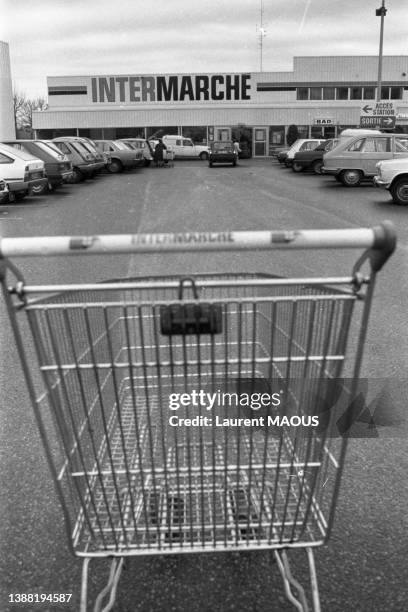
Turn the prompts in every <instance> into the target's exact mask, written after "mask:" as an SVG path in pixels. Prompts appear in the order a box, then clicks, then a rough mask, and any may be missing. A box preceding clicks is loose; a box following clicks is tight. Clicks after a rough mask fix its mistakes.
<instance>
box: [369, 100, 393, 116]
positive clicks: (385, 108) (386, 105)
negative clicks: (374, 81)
mask: <svg viewBox="0 0 408 612" xmlns="http://www.w3.org/2000/svg"><path fill="white" fill-rule="evenodd" d="M367 115H371V116H375V117H385V116H390V115H395V106H394V103H393V102H377V103H376V104H373V105H370V104H366V105H365V106H363V107H362V108H361V116H362V117H365V116H367Z"/></svg>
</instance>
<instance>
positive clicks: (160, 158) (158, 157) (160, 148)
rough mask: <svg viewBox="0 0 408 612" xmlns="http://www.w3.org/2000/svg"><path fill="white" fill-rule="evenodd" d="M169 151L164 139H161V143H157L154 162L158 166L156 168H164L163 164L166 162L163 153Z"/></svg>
mask: <svg viewBox="0 0 408 612" xmlns="http://www.w3.org/2000/svg"><path fill="white" fill-rule="evenodd" d="M166 150H167V147H166V145H165V144H164V142H163V141H162V139H161V138H160V139H159V142H158V143H157V145H156V147H155V149H154V161H155V164H156V168H157V167H158V166H162V165H163V162H164V155H163V152H164V151H166Z"/></svg>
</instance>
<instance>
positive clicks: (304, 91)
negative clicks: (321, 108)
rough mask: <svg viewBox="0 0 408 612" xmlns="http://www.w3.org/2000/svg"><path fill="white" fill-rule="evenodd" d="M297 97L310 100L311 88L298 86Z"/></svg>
mask: <svg viewBox="0 0 408 612" xmlns="http://www.w3.org/2000/svg"><path fill="white" fill-rule="evenodd" d="M296 99H297V100H308V99H309V88H308V87H298V88H297V90H296Z"/></svg>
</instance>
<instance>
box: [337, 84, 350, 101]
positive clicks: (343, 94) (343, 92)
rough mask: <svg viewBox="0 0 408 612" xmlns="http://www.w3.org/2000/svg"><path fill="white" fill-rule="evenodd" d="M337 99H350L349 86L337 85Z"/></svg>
mask: <svg viewBox="0 0 408 612" xmlns="http://www.w3.org/2000/svg"><path fill="white" fill-rule="evenodd" d="M336 100H348V87H336Z"/></svg>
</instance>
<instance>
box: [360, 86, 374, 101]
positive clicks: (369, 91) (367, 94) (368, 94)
mask: <svg viewBox="0 0 408 612" xmlns="http://www.w3.org/2000/svg"><path fill="white" fill-rule="evenodd" d="M363 98H364V100H374V98H375V87H364V93H363Z"/></svg>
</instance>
